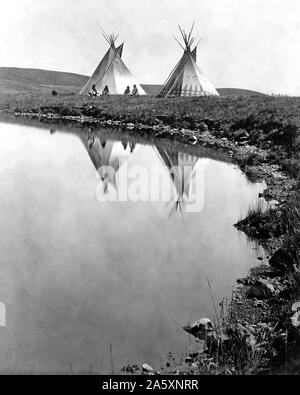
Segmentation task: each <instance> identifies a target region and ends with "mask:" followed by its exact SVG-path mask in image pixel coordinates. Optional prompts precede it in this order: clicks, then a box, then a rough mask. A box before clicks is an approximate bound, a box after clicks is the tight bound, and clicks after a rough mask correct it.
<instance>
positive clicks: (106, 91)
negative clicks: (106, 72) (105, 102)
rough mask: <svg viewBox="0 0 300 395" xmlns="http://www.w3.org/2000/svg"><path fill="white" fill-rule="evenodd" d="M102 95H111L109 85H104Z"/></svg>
mask: <svg viewBox="0 0 300 395" xmlns="http://www.w3.org/2000/svg"><path fill="white" fill-rule="evenodd" d="M102 95H104V96H105V95H109V89H108V86H107V85H105V87H104V89H103V92H102Z"/></svg>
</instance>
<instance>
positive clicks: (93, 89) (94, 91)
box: [89, 85, 139, 97]
mask: <svg viewBox="0 0 300 395" xmlns="http://www.w3.org/2000/svg"><path fill="white" fill-rule="evenodd" d="M109 94H110V92H109V88H108V86H107V85H105V87H104V89H103V91H102V93H101V96H107V95H109ZM138 95H139V90H138V88H137V86H136V85H133V89H132V92H131V91H130V86H127V88H126V89H125V92H124V96H138ZM89 96H90V97H95V96H100V93H99V92H98V91H97V88H96V85H92V87H91V89H90V91H89Z"/></svg>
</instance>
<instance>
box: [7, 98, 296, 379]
mask: <svg viewBox="0 0 300 395" xmlns="http://www.w3.org/2000/svg"><path fill="white" fill-rule="evenodd" d="M0 108H2V109H4V110H5V112H6V113H8V114H15V113H18V115H22V114H23V115H24V116H25V115H26V117H29V118H34V119H42V120H43V122H46V121H47V119H49V122H50V121H51V122H53V120H55V119H56V120H61V119H64V120H65V121H68V122H69V121H70V122H75V123H77V124H79V125H89V124H91V125H94V127H95V128H97V127H99V125H101V124H102V123H104V124H105V123H108V124H109V125H111V122H112V121H113V122H115V123H114V125H118V126H119V127H122V128H123V127H125V130H126V133H129V134H130V133H131V134H132V135H135V136H139V135H142V134H143V135H145V136H150V137H151V138H153V139H155V141H156V143H159V141H160V140H159V139H162V138H164V139H166V140H168V141H169V144H173V142H176V144H177V142H181V143H184V144H185V145H186V146H189V147H193V149H196V147H201V148H203V147H204V146H205V147H209V148H213V149H222V150H224V151H226V152H227V154H228V156H230V157H231V158H232V160H234V161H235V162H237V163H238V164H239V165H240V167H241V168H242V169H243V170H244V172H245V173H246V174H247V176H248V177H249V179H252V180H257V179H259V178H260V179H264V180H265V181H266V183H267V189H266V191H265V192H264V198H265V199H266V200H269V201H273V200H275V201H276V202H275V204H274V205H273V206H272V207H271V208H270V209H269V210H267V211H264V210H261V209H259V208H258V209H251V210H249V213H248V215H247V217H246V218H243V219H241V221H240V222H239V223H238V224H236V226H237V228H238V229H239V230H241V231H243V232H245V233H246V234H247V235H248V237H249V239H250V240H252V241H255V242H256V243H259V244H262V245H263V246H264V248H265V249H266V250H267V252H268V253H269V265H267V266H266V265H265V266H261V267H259V269H255V270H252V271H251V273H250V274H249V276H248V277H247V278H245V279H241V280H240V284H241V286H240V289H239V291H238V292H236V294H235V295H234V297H233V299H232V301H231V303H230V308H229V310H228V311H227V313H226V314H223V315H222V316H221V317H220V318H218V320H219V322H220V324H218V325H217V326H216V327H215V328H213V330H210V331H208V330H207V328H204V329H203V328H202V329H201V330H198V329H199V328H198V329H197V331H196V332H195V333H192V332H191V333H192V335H194V336H195V337H198V338H199V339H201V340H203V333H204V341H205V343H206V346H207V349H206V351H205V353H197V355H192V356H187V359H186V360H185V361H173V362H172V363H170V362H168V366H167V368H166V372H171V373H174V372H178V371H179V372H180V373H181V372H182V373H185V372H190V373H195V374H204V373H205V374H207V373H210V374H258V373H262V372H263V373H266V372H269V371H272V372H279V373H282V372H283V373H284V372H293V373H294V372H299V370H300V366H299V354H300V353H299V329H298V328H297V326H296V325H294V323H295V322H293V321H292V320H291V317H292V315H293V313H295V312H292V305H293V303H294V302H295V301H297V300H300V294H299V284H300V281H299V267H300V266H299V249H300V233H299V232H300V203H299V202H300V182H299V173H300V157H299V130H300V98H290V97H267V96H253V97H231V98H222V97H221V98H218V97H207V98H176V99H155V98H149V97H146V98H142V97H138V98H132V97H105V98H96V99H89V98H86V97H81V96H76V95H63V96H58V97H52V96H47V95H30V94H28V95H17V96H6V97H5V98H2V99H1V100H0ZM53 117H54V118H53ZM122 130H123V129H122ZM199 149H200V148H199Z"/></svg>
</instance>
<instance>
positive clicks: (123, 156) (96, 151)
mask: <svg viewBox="0 0 300 395" xmlns="http://www.w3.org/2000/svg"><path fill="white" fill-rule="evenodd" d="M81 141H82V142H83V144H84V146H85V148H86V150H87V152H88V154H89V156H90V158H91V160H92V162H93V164H94V166H95V168H96V170H97V172H98V174H99V176H100V179H101V181H102V183H103V193H104V194H108V193H109V187H110V186H112V187H113V188H114V190H115V191H117V179H116V177H117V174H118V172H119V170H120V168H121V167H122V165H123V164H124V163H125V162H126V161H127V160H128V158H129V157H130V156H131V155H132V153H133V152H134V150H135V144H134V143H131V142H130V143H128V142H127V141H122V142H119V141H111V140H105V139H103V138H101V137H99V136H88V137H87V136H81Z"/></svg>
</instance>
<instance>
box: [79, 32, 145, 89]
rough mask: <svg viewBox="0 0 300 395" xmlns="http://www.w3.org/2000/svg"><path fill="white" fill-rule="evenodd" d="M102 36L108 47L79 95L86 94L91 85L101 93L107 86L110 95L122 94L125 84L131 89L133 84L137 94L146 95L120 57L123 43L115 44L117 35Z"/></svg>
mask: <svg viewBox="0 0 300 395" xmlns="http://www.w3.org/2000/svg"><path fill="white" fill-rule="evenodd" d="M103 36H104V38H105V39H106V41H107V42H108V43H109V45H110V48H109V49H108V51H107V52H106V54H105V55H104V57H103V59H102V60H101V62H100V63H99V65H98V67H97V68H96V70H95V71H94V73H93V75H92V76H91V78H90V79H89V81H88V82H87V84H86V85H85V86H84V87H83V88H82V90H81V91H80V94H81V95H87V94H88V93H89V91H90V89H91V87H92V86H93V85H95V86H96V89H97V91H98V92H99V93H100V94H101V93H102V92H103V89H104V87H105V86H108V89H109V93H110V94H111V95H123V94H124V92H125V90H126V88H127V86H129V88H130V91H132V89H133V86H134V85H136V86H137V88H138V92H139V95H146V93H145V91H144V89H143V88H142V87H141V85H140V84H139V83H138V82H137V80H136V79H135V78H134V77H133V75H132V74H131V73H130V71H129V70H128V68H127V67H126V65H125V63H124V62H123V60H122V59H121V57H122V53H123V46H124V43H123V44H121V45H120V46H119V47H116V46H115V43H116V40H117V38H118V36H117V35H114V34H110V35H106V34H105V33H103Z"/></svg>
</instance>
